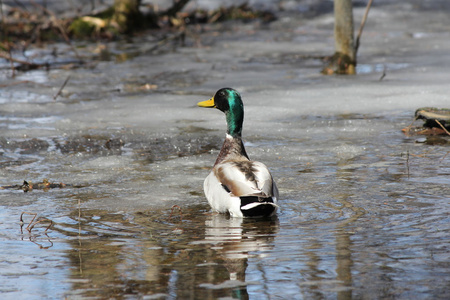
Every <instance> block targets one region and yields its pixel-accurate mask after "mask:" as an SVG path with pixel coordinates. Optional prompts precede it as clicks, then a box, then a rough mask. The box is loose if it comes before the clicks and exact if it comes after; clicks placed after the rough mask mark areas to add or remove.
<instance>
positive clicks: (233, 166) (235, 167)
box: [213, 160, 278, 197]
mask: <svg viewBox="0 0 450 300" xmlns="http://www.w3.org/2000/svg"><path fill="white" fill-rule="evenodd" d="M213 171H214V175H215V176H216V178H217V179H218V181H219V182H220V183H221V184H222V187H223V188H224V189H225V190H226V191H227V192H229V193H230V194H231V196H236V197H245V196H258V197H273V196H278V195H274V193H275V192H277V188H276V186H274V182H273V179H272V175H271V174H270V172H269V170H268V169H267V167H266V166H265V165H264V164H263V163H260V162H257V161H248V160H243V161H228V162H223V163H220V164H219V165H216V167H215V168H214V170H213Z"/></svg>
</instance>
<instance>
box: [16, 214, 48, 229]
mask: <svg viewBox="0 0 450 300" xmlns="http://www.w3.org/2000/svg"><path fill="white" fill-rule="evenodd" d="M24 214H27V215H32V216H33V219H31V221H30V223H29V224H28V226H27V227H26V228H25V229H26V230H28V232H30V233H31V230H33V228H34V226H36V224H38V223H41V222H45V221H49V222H50V225H48V226H47V228H45V232H47V231H48V230H49V229H50V227H52V225H53V221H52V220H49V219H47V218H45V217H39V218H38V219H37V220H36V221H34V220H35V219H36V216H37V213H30V212H26V211H24V212H22V214H20V222H21V226H20V232H21V233H23V231H22V226H23V224H24V221H23V215H24Z"/></svg>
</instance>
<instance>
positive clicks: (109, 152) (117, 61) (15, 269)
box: [0, 1, 450, 299]
mask: <svg viewBox="0 0 450 300" xmlns="http://www.w3.org/2000/svg"><path fill="white" fill-rule="evenodd" d="M300 2H301V1H300ZM421 3H422V5H423V6H420V5H415V4H414V5H413V4H402V5H400V4H389V3H387V4H386V3H385V4H383V5H380V6H378V7H374V9H373V10H372V11H371V15H370V16H371V17H372V19H370V20H371V21H370V22H368V24H367V27H366V29H365V33H364V34H365V35H364V36H365V37H366V39H365V40H363V41H362V46H361V49H360V51H361V52H360V56H359V59H360V65H359V75H357V76H353V77H336V76H331V77H324V76H322V75H320V74H319V71H320V68H321V66H322V63H321V61H320V60H319V59H317V58H315V57H318V56H322V55H327V54H330V53H332V51H333V39H332V15H331V14H329V13H324V14H319V15H317V16H315V17H311V16H309V17H308V18H307V17H306V16H305V17H304V18H303V19H296V18H294V17H293V16H295V14H292V12H291V13H288V12H284V13H281V12H280V18H279V19H278V20H277V21H276V22H273V23H271V24H262V23H259V22H251V23H245V24H244V23H239V22H230V23H224V24H219V25H204V26H202V27H201V28H200V27H195V28H193V29H191V32H190V34H188V36H187V39H186V45H185V46H183V47H181V45H180V44H177V42H176V41H174V42H173V43H170V44H169V45H167V46H165V47H161V48H158V51H156V52H151V53H149V52H148V49H153V46H154V45H155V43H157V41H158V39H157V37H152V36H143V37H139V38H136V41H135V42H134V43H129V44H120V43H117V44H116V43H111V44H108V45H107V47H109V50H110V51H109V53H108V59H105V58H104V59H103V60H99V61H96V63H95V64H92V65H89V66H86V67H83V68H78V69H71V70H64V69H63V70H61V69H54V70H50V71H42V70H36V71H30V72H26V73H19V74H18V76H17V78H15V79H11V78H10V77H9V76H8V74H9V70H8V68H7V65H4V68H3V69H1V79H2V83H1V84H2V89H1V90H0V135H1V138H0V151H1V152H0V154H1V155H0V185H1V186H3V187H4V189H2V190H0V206H1V209H0V241H1V243H0V245H1V246H0V248H1V251H0V298H1V299H64V298H65V299H219V298H222V299H448V298H449V297H450V289H449V286H450V252H449V250H450V249H449V246H450V217H449V216H450V205H449V195H450V176H449V175H450V154H449V151H450V148H449V139H448V137H429V138H425V137H423V136H406V135H404V134H403V133H402V132H401V129H402V128H404V127H406V126H408V125H410V123H411V122H412V121H413V115H414V111H415V109H416V108H418V107H422V106H437V107H449V104H450V100H449V96H448V95H450V86H449V85H448V79H449V76H448V69H449V67H450V55H449V53H450V51H449V50H450V39H449V35H450V34H449V32H448V28H449V21H448V20H449V18H448V17H449V14H450V13H449V11H448V10H447V11H445V10H439V7H434V6H431V7H430V6H427V5H428V4H429V2H427V1H422V2H421ZM291 4H292V3H291ZM302 7H303V6H302ZM302 7H297V9H298V10H299V11H300V10H303V9H305V8H304V7H303V8H302ZM292 9H295V7H293V8H292ZM362 13H363V10H362V9H360V8H358V9H356V10H355V18H356V19H357V20H359V19H358V18H360V16H361V15H362ZM430 20H432V21H430ZM200 29H202V31H201V32H200ZM56 47H57V49H58V52H59V53H60V55H59V56H58V58H52V57H51V55H50V54H48V53H50V52H51V50H48V51H47V50H46V49H44V50H42V49H37V50H36V53H38V54H39V55H40V57H45V58H46V59H50V60H51V59H58V60H60V61H61V62H64V61H67V60H68V59H69V58H70V57H71V53H70V49H69V48H68V47H67V46H66V45H56ZM102 47H103V46H102ZM102 47H99V46H98V45H96V44H95V45H94V44H89V43H86V44H82V45H79V51H80V53H81V54H82V55H86V56H90V57H92V56H95V55H97V54H96V53H99V51H100V50H99V49H103V48H102ZM47 52H48V53H47ZM2 66H3V65H2ZM383 72H385V73H386V74H385V75H386V76H385V77H384V78H383V80H381V81H380V77H381V76H382V73H383ZM69 75H70V80H69V82H68V84H67V85H66V87H65V88H64V90H63V91H62V93H61V96H59V97H58V98H57V99H56V100H54V95H55V94H56V93H57V92H58V90H59V88H60V86H61V85H62V83H63V82H64V80H65V79H66V78H67V76H69ZM224 86H231V87H234V88H236V89H238V90H239V91H240V92H241V94H242V95H243V99H244V104H245V107H246V116H245V122H244V132H243V135H244V139H245V143H246V147H247V152H248V154H249V155H250V157H251V158H252V159H255V160H259V161H262V162H264V163H265V164H267V165H268V167H269V168H270V169H271V171H272V173H273V175H274V177H275V180H276V181H277V184H278V187H279V189H280V198H281V199H280V203H279V204H280V213H279V214H278V216H277V217H276V218H274V219H269V220H242V219H230V218H229V217H227V216H224V215H217V214H214V213H212V212H211V211H210V208H209V206H208V204H207V202H206V199H205V198H204V196H203V190H202V185H203V180H204V178H205V177H206V175H207V174H208V172H209V169H210V167H211V166H212V164H213V162H214V160H215V158H216V156H217V154H218V150H219V148H220V146H221V143H222V141H223V138H224V131H225V120H224V117H223V115H222V113H220V112H219V111H217V110H212V109H203V108H198V107H196V103H197V102H198V101H202V100H205V99H208V98H209V97H211V96H212V95H213V94H214V92H215V91H216V90H217V89H218V88H221V87H224ZM415 124H416V125H420V124H421V121H416V123H415ZM45 179H47V180H48V181H49V182H50V183H54V184H55V186H50V187H47V188H42V186H39V185H36V184H38V183H42V182H43V181H44V180H45ZM24 180H26V181H27V182H28V190H27V192H24V191H23V187H22V184H23V181H24ZM60 183H63V185H60ZM30 184H34V188H33V189H32V190H29V185H30ZM24 212H25V214H23V222H20V217H21V215H22V213H24ZM33 214H37V218H36V219H34V220H32V219H33V216H34V215H33ZM38 218H40V219H38ZM38 220H39V221H40V222H36V221H38ZM50 221H51V222H52V226H51V227H50V228H49V229H48V230H46V229H47V227H48V225H49V224H50ZM33 225H34V226H33ZM27 227H28V229H30V227H32V229H31V230H28V229H27Z"/></svg>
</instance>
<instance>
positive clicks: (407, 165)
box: [406, 150, 410, 179]
mask: <svg viewBox="0 0 450 300" xmlns="http://www.w3.org/2000/svg"><path fill="white" fill-rule="evenodd" d="M406 172H407V174H408V179H409V177H410V173H409V150H406Z"/></svg>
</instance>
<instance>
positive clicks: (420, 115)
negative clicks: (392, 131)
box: [402, 107, 450, 135]
mask: <svg viewBox="0 0 450 300" xmlns="http://www.w3.org/2000/svg"><path fill="white" fill-rule="evenodd" d="M414 115H415V117H414V120H413V122H412V123H411V124H410V125H409V126H408V127H405V128H403V129H402V131H403V132H404V133H405V134H407V135H450V109H448V108H435V107H422V108H419V109H417V110H416V112H415V114H414ZM417 119H421V120H425V123H424V124H423V126H421V127H415V126H413V124H414V122H415V121H416V120H417Z"/></svg>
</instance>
